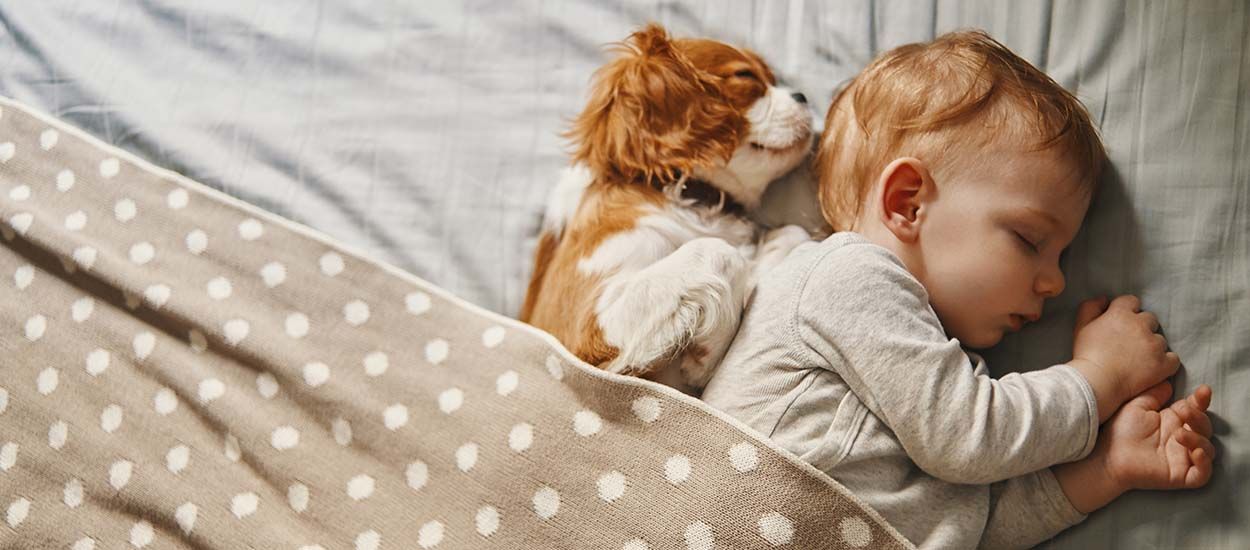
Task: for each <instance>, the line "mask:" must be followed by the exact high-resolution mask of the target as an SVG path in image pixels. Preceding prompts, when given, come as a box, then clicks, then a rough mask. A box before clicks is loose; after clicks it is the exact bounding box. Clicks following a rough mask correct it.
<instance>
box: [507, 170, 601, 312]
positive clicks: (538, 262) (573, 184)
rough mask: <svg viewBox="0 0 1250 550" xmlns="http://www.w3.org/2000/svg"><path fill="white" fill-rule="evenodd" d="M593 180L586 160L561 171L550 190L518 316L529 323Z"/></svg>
mask: <svg viewBox="0 0 1250 550" xmlns="http://www.w3.org/2000/svg"><path fill="white" fill-rule="evenodd" d="M593 180H594V176H593V175H592V174H591V173H590V169H589V168H587V167H586V166H585V165H583V164H574V165H572V166H569V167H568V168H565V169H564V170H563V172H561V174H560V181H559V182H558V183H556V186H555V188H554V189H552V190H551V195H550V196H549V197H548V198H547V209H546V211H545V212H544V213H543V224H542V233H540V234H539V235H538V246H537V247H536V248H535V249H534V273H533V275H531V276H530V284H529V287H528V288H527V289H526V290H525V303H524V304H522V305H521V313H520V315H518V316H517V318H518V319H520V320H521V321H523V322H526V323H528V322H529V320H530V318H531V317H532V316H533V315H534V307H535V306H536V305H537V302H538V293H539V292H540V291H541V290H542V287H543V279H545V278H546V276H547V267H548V266H549V265H550V264H551V260H552V258H554V257H555V255H556V249H557V248H559V246H560V238H561V237H563V236H564V228H565V227H567V226H568V224H569V221H570V220H572V219H573V214H575V213H576V212H577V206H578V205H579V204H581V202H582V193H584V192H585V191H586V187H588V186H589V185H590V182H591V181H593Z"/></svg>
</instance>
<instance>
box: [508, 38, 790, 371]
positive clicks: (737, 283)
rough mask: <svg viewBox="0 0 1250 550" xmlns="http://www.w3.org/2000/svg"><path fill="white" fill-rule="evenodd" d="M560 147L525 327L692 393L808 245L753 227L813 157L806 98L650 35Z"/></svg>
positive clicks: (735, 52) (628, 49) (723, 59)
mask: <svg viewBox="0 0 1250 550" xmlns="http://www.w3.org/2000/svg"><path fill="white" fill-rule="evenodd" d="M618 50H619V53H620V55H619V56H618V57H617V58H616V59H615V60H613V61H612V62H610V63H609V64H607V65H606V66H604V67H602V68H601V69H599V71H598V72H596V73H595V77H594V82H593V85H592V91H591V94H590V101H589V104H588V105H587V106H586V108H585V110H584V111H582V113H581V114H580V115H579V116H578V117H577V118H576V119H575V120H574V121H573V124H572V129H571V130H570V131H569V132H568V133H567V134H566V136H567V137H569V138H570V139H571V141H572V142H573V144H574V147H575V150H574V153H573V164H572V166H571V167H570V168H568V169H566V170H565V172H564V174H563V175H562V177H561V179H560V182H559V183H558V184H557V186H556V187H555V189H554V191H553V192H552V195H551V199H550V200H549V201H548V205H547V211H546V217H545V220H544V223H543V231H542V234H541V235H540V237H539V242H538V247H537V250H536V253H535V262H534V272H533V277H532V279H531V280H530V284H529V288H528V291H527V293H526V297H525V303H524V305H523V306H522V309H521V314H520V316H519V317H520V319H521V320H522V321H525V322H528V323H530V324H532V325H534V326H536V327H538V328H541V329H543V330H546V331H548V332H550V333H551V334H553V335H555V337H556V338H557V339H559V340H560V341H561V342H562V343H563V344H564V345H565V346H566V347H568V349H569V350H570V351H572V352H573V353H574V354H575V355H577V356H578V357H580V358H582V359H583V360H585V361H586V362H588V363H590V364H592V365H597V366H599V367H600V368H604V369H606V370H608V371H611V372H616V373H623V374H630V375H636V376H642V377H645V378H650V379H653V380H658V381H660V382H662V383H665V384H668V385H670V386H674V387H677V388H678V389H681V390H683V391H686V392H688V393H697V391H698V390H699V389H700V388H702V387H703V386H704V385H705V384H706V383H707V381H708V379H710V378H711V375H712V372H713V371H714V369H715V367H716V366H717V365H718V364H719V362H720V360H721V358H722V357H723V356H724V353H725V351H727V349H728V347H729V343H730V342H731V341H732V340H733V337H734V334H735V333H736V332H737V330H738V321H739V318H740V317H741V315H742V310H743V308H744V307H745V304H746V300H747V298H748V297H749V296H750V293H751V291H752V289H753V288H754V285H755V281H756V280H758V278H759V276H760V275H761V274H762V273H763V272H764V271H766V270H767V269H768V268H769V267H771V266H772V265H775V264H776V263H777V262H779V261H781V259H782V258H784V257H785V255H786V254H788V253H789V251H790V250H791V249H792V248H794V246H796V245H798V244H799V243H801V242H804V241H807V240H809V238H810V237H809V236H808V234H807V232H806V231H805V230H803V229H802V228H799V227H797V226H792V225H791V226H785V227H782V228H779V229H774V230H772V231H769V232H767V233H766V234H764V235H763V239H762V240H761V238H760V237H761V233H762V232H763V231H762V229H761V227H760V226H759V225H758V224H756V223H755V222H753V221H752V220H751V219H749V218H748V214H750V213H751V212H752V211H753V210H754V209H755V208H756V207H757V206H758V205H759V202H760V197H761V196H762V195H763V193H764V191H765V189H766V188H767V187H768V184H769V183H770V182H772V181H773V180H775V179H777V178H778V177H780V176H782V175H784V174H786V173H787V172H789V171H790V170H791V169H793V168H795V166H796V165H798V164H799V162H800V161H802V160H803V159H804V157H805V156H806V155H807V154H808V152H809V151H810V149H811V144H812V115H811V112H810V111H809V110H808V107H807V105H806V103H807V100H806V98H804V97H803V95H802V94H799V93H795V92H792V91H790V90H787V89H785V88H782V87H779V86H777V81H776V78H775V77H774V76H773V73H772V71H771V70H770V69H769V67H768V65H766V64H765V63H764V61H763V59H761V58H760V57H759V56H758V55H756V54H755V53H753V52H751V51H748V50H745V49H742V48H737V47H734V46H730V45H728V44H724V43H722V42H717V41H714V40H706V39H672V38H669V36H668V34H667V32H666V31H665V30H664V29H663V28H662V27H660V26H659V25H656V24H654V23H653V24H650V25H647V26H646V27H645V28H643V29H641V30H639V31H637V32H635V33H634V34H633V35H631V36H630V37H629V39H628V40H627V42H626V43H625V44H621V45H619V48H618Z"/></svg>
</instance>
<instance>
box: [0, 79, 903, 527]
mask: <svg viewBox="0 0 1250 550" xmlns="http://www.w3.org/2000/svg"><path fill="white" fill-rule="evenodd" d="M7 101H8V100H3V99H0V136H3V137H0V142H2V143H0V198H3V199H4V207H5V208H4V209H3V211H2V212H0V233H3V235H4V237H5V239H6V243H11V242H20V244H21V246H16V245H9V244H6V245H5V246H3V247H0V270H3V277H4V278H5V280H6V281H9V282H5V283H4V284H0V300H3V301H4V303H7V304H11V307H10V309H11V310H12V311H11V312H10V315H11V319H12V321H13V322H12V325H13V326H12V329H13V330H10V331H0V349H5V350H6V353H10V352H12V353H14V354H16V355H15V356H14V357H13V358H12V360H10V357H8V356H6V363H5V367H6V368H7V369H8V371H6V372H5V373H4V376H2V377H0V385H2V387H0V478H3V479H4V481H3V482H0V483H4V484H5V486H6V487H9V486H10V484H12V483H16V486H17V487H18V488H19V489H18V490H17V491H8V492H5V494H4V495H2V496H0V498H3V500H0V511H2V512H3V515H4V520H5V522H6V527H3V528H0V529H4V530H6V532H10V533H11V534H12V533H16V535H17V537H18V538H17V540H18V541H19V546H20V543H21V542H24V541H27V540H43V539H42V538H39V537H41V536H43V535H44V534H47V533H53V535H54V536H53V539H54V540H55V541H57V542H56V545H57V547H59V548H73V549H74V550H90V549H94V548H104V547H110V548H111V547H113V546H115V545H118V544H121V545H123V546H125V547H127V548H165V547H175V546H186V545H187V544H188V541H194V542H196V543H203V544H206V545H209V546H211V545H213V544H220V543H219V542H218V541H225V540H229V541H231V544H235V543H237V545H239V546H250V547H256V548H290V549H304V550H326V549H329V548H354V549H356V550H382V549H385V548H391V547H405V546H412V547H418V548H453V547H455V548H461V547H467V548H476V547H483V548H484V547H487V546H490V547H497V548H517V547H530V546H536V547H562V546H568V544H569V540H571V539H568V538H567V537H568V535H567V534H568V533H577V534H578V535H577V536H578V537H581V538H578V539H577V540H578V544H582V543H585V544H584V545H585V546H587V547H594V548H622V549H626V550H650V549H651V548H660V547H665V548H667V547H670V546H674V545H675V546H676V547H679V548H687V549H696V550H697V549H709V548H722V547H724V548H732V547H787V548H817V547H830V548H833V547H836V548H864V547H874V548H875V547H890V548H897V547H900V546H898V545H897V544H896V542H897V541H896V540H895V536H896V535H893V534H891V533H890V532H889V531H887V530H883V529H882V528H881V525H879V524H878V522H877V520H875V519H873V517H874V516H873V515H871V513H868V512H867V511H865V513H861V514H856V513H852V512H849V511H854V510H859V508H858V507H857V506H856V505H854V504H853V503H848V501H847V500H846V499H845V498H844V497H841V496H839V495H838V494H835V493H834V492H832V491H831V490H830V487H829V486H828V485H827V484H826V482H824V481H821V480H819V479H815V478H814V477H813V476H811V475H810V474H808V473H807V472H806V471H804V470H801V469H799V468H798V467H797V466H796V465H794V464H793V463H791V462H789V460H788V459H786V458H784V457H782V456H781V455H780V454H778V453H776V452H774V451H773V450H772V448H771V447H770V446H769V445H768V444H767V443H766V442H764V441H761V440H759V439H756V438H755V436H753V435H748V434H745V433H743V432H741V431H739V430H737V429H736V428H734V427H733V426H732V425H730V424H728V423H725V422H722V421H720V420H718V419H716V418H714V417H713V416H712V415H711V414H710V413H709V412H708V410H707V409H706V407H703V406H702V405H701V404H700V403H698V402H697V401H694V400H691V399H686V398H684V397H680V396H675V395H673V394H672V393H671V392H664V391H659V390H658V389H657V388H656V387H655V386H654V385H652V384H650V383H646V382H639V381H636V380H624V381H622V379H621V378H620V377H617V376H615V375H607V374H605V373H602V372H600V371H595V370H593V369H591V368H588V367H587V366H586V365H584V364H582V363H580V362H578V361H576V360H575V359H573V358H572V357H571V356H570V355H569V354H568V353H566V351H564V350H560V349H558V348H557V347H555V346H553V345H551V340H548V339H545V338H542V337H540V336H539V335H538V334H537V333H535V332H534V331H532V330H530V328H528V327H525V326H523V325H521V324H518V323H516V322H514V321H511V320H508V319H505V318H503V317H500V316H497V315H492V314H486V313H483V312H481V311H480V310H477V309H474V308H470V307H466V306H465V305H464V304H462V303H460V302H459V301H457V300H456V299H454V298H450V297H448V296H447V294H446V293H445V292H444V291H442V290H440V289H438V288H436V287H433V286H430V285H428V284H426V283H423V282H420V281H415V280H413V279H412V278H411V277H409V276H406V275H400V274H397V273H396V272H395V271H394V270H393V269H390V268H383V267H381V266H379V265H378V264H377V263H376V262H374V261H372V260H369V259H367V258H363V257H361V256H359V255H357V254H355V253H352V252H349V251H346V250H344V249H343V247H340V246H337V245H335V244H333V243H330V242H327V241H325V240H324V239H322V238H320V237H314V236H311V235H310V234H309V233H307V232H306V231H304V230H302V229H295V228H294V227H293V226H291V225H290V224H287V223H286V222H284V221H281V220H278V219H276V218H274V217H271V216H269V215H266V214H263V213H260V212H258V211H256V210H254V209H250V208H245V207H240V206H239V205H237V204H234V203H233V202H230V201H228V200H225V199H223V198H221V196H220V195H219V194H215V193H214V192H211V191H206V190H205V189H204V188H203V187H202V186H199V185H198V184H194V183H190V182H187V181H184V180H181V179H177V178H171V177H168V176H167V175H165V174H158V173H155V172H152V171H151V170H150V169H149V168H147V167H146V166H144V165H142V164H141V163H136V162H135V161H134V160H133V157H131V156H130V155H128V154H124V153H120V152H118V151H116V150H114V149H108V150H104V151H101V150H99V149H96V148H95V147H94V146H91V145H90V144H87V143H86V142H84V141H83V138H82V136H81V135H80V134H79V133H78V132H76V131H72V130H68V129H65V128H63V127H61V126H59V125H57V124H53V123H51V122H47V121H42V122H38V123H28V124H27V125H26V126H22V127H21V128H15V127H14V126H13V124H14V115H13V112H12V108H11V107H9V105H10V104H9V103H7ZM22 116H28V115H22ZM28 122H29V121H28ZM227 175H228V174H227ZM15 250H23V251H24V252H23V253H22V254H16V253H15V252H14V251H15ZM28 250H29V251H30V252H31V253H26V251H28ZM58 264H59V265H58ZM31 419H36V420H37V421H32V420H31ZM11 426H17V427H18V428H17V430H16V431H15V430H13V429H11V428H10V427H11ZM46 464H75V465H77V466H78V467H76V468H74V469H71V470H65V469H59V470H58V469H50V468H46V467H43V466H41V465H46ZM731 493H732V494H739V495H743V497H742V498H740V499H737V501H735V502H727V501H726V499H724V498H723V495H726V494H731ZM813 501H818V502H829V501H832V502H835V503H841V504H840V506H841V507H839V508H836V509H838V510H842V512H839V513H840V514H842V515H841V517H834V518H828V517H815V512H813V510H812V508H813V507H810V506H808V505H806V504H807V503H810V502H813ZM118 506H124V508H123V511H122V512H121V513H119V512H118V510H117V509H116V507H118ZM110 507H113V508H110ZM823 509H826V510H827V508H823ZM644 515H645V516H647V517H650V518H659V519H655V520H648V521H646V522H640V521H638V520H637V518H638V517H643V516H644ZM84 518H86V519H84ZM49 526H61V527H63V529H61V530H60V531H56V530H52V531H49V529H55V527H49ZM66 526H71V527H72V528H65V527H66ZM275 526H280V527H281V528H275ZM23 537H25V538H23ZM53 539H50V540H53ZM279 539H280V540H279ZM765 545H767V546H765Z"/></svg>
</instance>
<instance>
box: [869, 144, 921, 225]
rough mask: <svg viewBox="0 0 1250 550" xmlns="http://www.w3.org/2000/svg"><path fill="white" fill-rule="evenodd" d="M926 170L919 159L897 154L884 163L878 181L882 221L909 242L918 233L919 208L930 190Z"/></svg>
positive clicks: (877, 196) (878, 198) (876, 198)
mask: <svg viewBox="0 0 1250 550" xmlns="http://www.w3.org/2000/svg"><path fill="white" fill-rule="evenodd" d="M930 185H932V180H931V179H930V177H929V171H928V169H927V168H926V167H925V165H924V163H923V162H921V161H920V160H919V159H915V158H911V157H907V158H899V159H895V160H894V161H892V162H890V164H888V165H886V167H885V169H884V170H882V171H881V178H880V181H879V182H878V183H877V188H876V193H877V195H876V197H874V200H877V201H879V202H878V204H879V206H880V209H881V210H880V216H881V223H882V224H883V225H885V227H886V229H889V230H890V232H891V233H893V234H894V236H895V237H897V238H898V239H899V240H901V241H903V242H912V241H914V240H915V238H916V237H917V232H918V230H919V225H920V223H919V222H920V220H921V218H922V215H921V209H922V208H923V207H924V203H925V200H926V199H927V198H928V196H929V195H930V194H931V193H932V191H933V190H932V189H928V188H927V186H930Z"/></svg>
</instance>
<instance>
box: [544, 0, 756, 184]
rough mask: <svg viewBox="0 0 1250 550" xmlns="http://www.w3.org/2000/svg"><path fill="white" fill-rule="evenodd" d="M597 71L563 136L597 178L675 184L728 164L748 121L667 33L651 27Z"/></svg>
mask: <svg viewBox="0 0 1250 550" xmlns="http://www.w3.org/2000/svg"><path fill="white" fill-rule="evenodd" d="M617 49H618V50H619V51H620V52H621V55H620V57H618V58H617V59H615V60H614V61H612V62H611V63H609V64H608V65H606V66H604V67H603V68H601V69H599V71H598V72H596V73H595V78H594V83H593V85H592V89H591V97H590V102H589V104H587V106H586V109H585V110H584V111H582V113H581V114H580V115H578V117H577V118H576V119H575V120H574V121H573V127H572V128H571V129H570V130H569V132H568V133H567V134H566V136H567V137H569V138H570V139H571V140H572V141H573V144H574V147H575V150H574V153H573V158H574V160H575V161H580V162H584V163H585V164H586V165H587V166H589V167H590V169H591V171H592V172H593V173H594V174H595V175H596V176H608V177H612V178H614V179H616V178H619V179H621V180H624V181H627V182H632V181H645V182H650V181H653V180H657V179H658V180H660V181H673V180H676V179H677V178H678V176H679V173H680V174H689V173H690V172H691V171H692V170H694V169H695V168H696V167H705V166H713V165H716V164H718V163H723V162H726V161H728V160H729V157H730V156H731V155H732V154H733V151H734V149H735V148H737V144H738V138H739V136H740V135H741V133H742V130H743V126H744V125H745V119H743V117H742V115H741V114H740V113H738V111H737V110H736V109H734V108H733V107H732V106H731V105H730V104H729V102H728V101H726V100H725V98H724V97H723V96H722V94H721V92H720V87H719V86H720V83H719V78H718V77H715V76H713V75H711V74H708V73H706V72H704V71H700V70H699V69H698V68H696V67H695V66H694V65H693V64H691V62H690V60H689V59H687V58H686V56H685V55H683V54H682V53H681V51H680V50H679V49H678V48H677V46H676V45H675V44H674V42H673V41H672V40H670V39H669V37H668V33H667V32H665V30H664V28H663V27H661V26H659V25H657V24H654V23H652V24H649V25H647V26H646V27H644V28H643V29H641V30H639V31H637V32H635V33H634V34H633V35H631V36H630V37H629V39H628V40H627V41H626V43H624V44H620V45H618V48H617Z"/></svg>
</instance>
